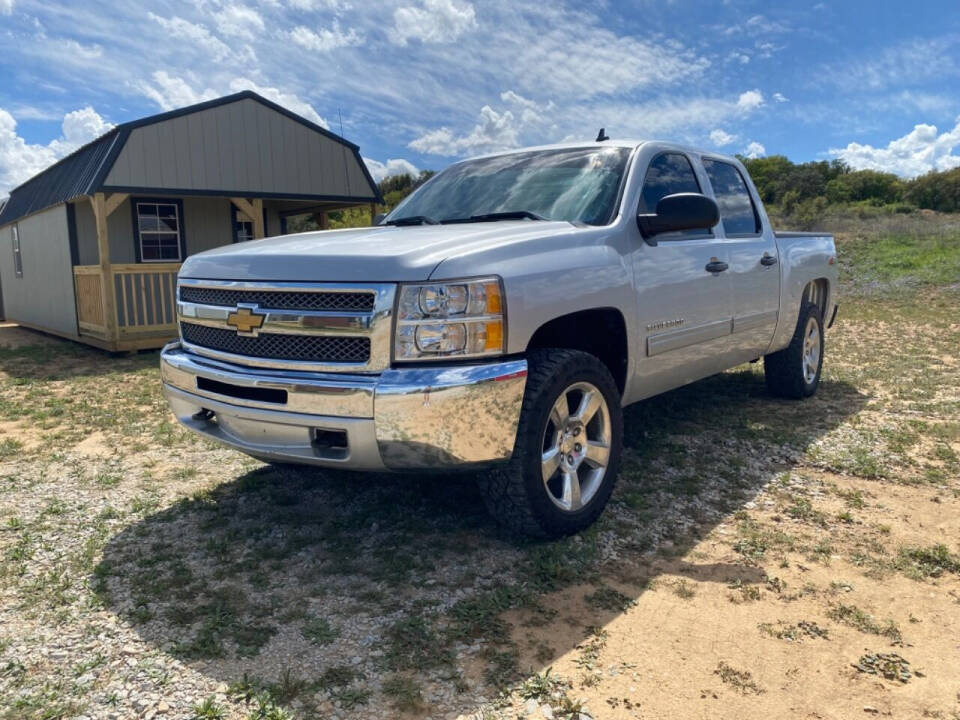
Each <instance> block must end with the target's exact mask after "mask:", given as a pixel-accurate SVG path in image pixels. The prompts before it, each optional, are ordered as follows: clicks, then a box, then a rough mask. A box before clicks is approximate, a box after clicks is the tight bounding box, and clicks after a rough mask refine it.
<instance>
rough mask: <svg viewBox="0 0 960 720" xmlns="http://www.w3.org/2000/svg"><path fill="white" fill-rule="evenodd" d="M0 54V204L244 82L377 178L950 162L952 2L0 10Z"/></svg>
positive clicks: (449, 0) (518, 2)
mask: <svg viewBox="0 0 960 720" xmlns="http://www.w3.org/2000/svg"><path fill="white" fill-rule="evenodd" d="M0 39H2V46H3V48H4V52H3V53H0V77H3V82H2V83H0V196H2V195H3V194H4V193H5V192H6V191H8V190H9V189H10V188H11V187H13V186H15V185H16V184H18V183H19V182H22V181H23V180H24V179H26V178H27V177H29V176H30V175H32V174H34V173H36V172H37V171H39V170H40V169H42V168H43V167H44V166H46V165H47V164H49V163H51V162H53V161H55V160H56V159H57V158H59V157H62V156H63V155H64V154H66V153H68V152H70V151H71V150H72V149H74V148H76V147H78V146H79V145H80V144H82V143H84V142H87V141H89V140H90V139H92V138H93V137H95V136H96V135H98V134H100V133H102V132H104V131H105V130H107V129H109V128H110V127H111V125H112V124H116V123H120V122H123V121H125V120H130V119H133V118H137V117H142V116H144V115H149V114H153V113H156V112H160V111H163V110H168V109H172V108H175V107H181V106H183V105H187V104H190V103H193V102H198V101H201V100H205V99H208V98H210V97H215V96H218V95H224V94H227V93H230V92H235V91H237V90H241V89H247V88H249V89H253V90H256V91H258V92H261V93H262V94H264V95H266V96H268V97H270V98H271V99H273V100H275V101H277V102H280V103H281V104H284V105H286V106H287V107H289V108H291V109H292V110H294V111H296V112H299V113H301V114H303V115H305V116H307V117H309V118H311V119H313V120H314V121H316V122H320V123H322V124H325V125H328V126H329V127H330V128H331V129H332V130H334V131H337V132H339V130H340V122H341V120H340V118H341V117H342V123H343V134H344V135H345V136H346V137H347V138H349V139H350V140H352V141H354V142H356V143H357V144H359V145H360V147H361V151H362V153H363V155H364V157H365V158H367V159H368V163H369V164H370V166H371V168H372V170H373V172H374V174H375V176H377V177H380V176H382V175H384V174H385V173H388V172H398V171H403V170H407V169H411V168H418V169H420V168H433V169H437V168H441V167H443V166H444V165H446V164H448V163H449V162H451V161H452V160H454V159H456V158H460V157H465V156H469V155H472V154H478V153H481V152H488V151H493V150H497V149H500V148H510V147H518V146H523V145H531V144H539V143H546V142H555V141H560V140H565V139H592V138H593V137H594V136H595V135H596V132H597V129H598V128H599V127H600V126H604V127H606V129H607V132H608V134H610V135H611V136H613V137H636V138H661V139H669V140H676V141H681V142H687V143H690V144H694V145H698V146H703V147H709V148H718V149H721V150H724V151H727V152H741V153H746V154H754V155H760V154H784V155H787V156H788V157H790V158H791V159H794V160H798V161H802V160H812V159H829V158H833V157H841V158H843V159H845V160H846V161H847V162H849V163H850V164H852V165H854V166H855V167H875V168H879V169H884V170H890V171H892V172H897V173H899V174H901V175H905V176H911V175H916V174H919V173H922V172H926V171H928V170H930V169H945V168H949V167H954V166H957V165H960V123H958V116H960V7H958V4H957V2H956V0H937V1H934V0H931V1H926V0H915V1H914V2H910V3H903V2H888V1H884V0H873V1H872V2H867V1H863V2H861V1H860V0H842V1H841V0H826V1H824V2H817V1H816V0H812V1H805V2H778V3H771V2H769V1H767V2H762V1H760V0H725V1H721V2H712V3H711V2H704V1H703V0H657V1H654V0H625V1H622V2H603V1H601V0H579V1H578V2H570V3H568V4H565V3H563V2H551V1H544V0H472V1H468V0H378V1H377V2H372V1H371V0H267V1H264V2H254V0H197V1H196V2H178V1H176V0H168V1H165V2H153V3H138V2H131V1H130V0H126V1H124V2H119V1H117V0H99V1H98V2H96V3H92V2H91V3H87V2H82V1H80V0H74V1H73V2H60V3H56V2H50V1H49V0H46V1H44V2H39V1H37V0H0ZM955 152H956V154H955Z"/></svg>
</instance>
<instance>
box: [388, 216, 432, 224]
mask: <svg viewBox="0 0 960 720" xmlns="http://www.w3.org/2000/svg"><path fill="white" fill-rule="evenodd" d="M439 224H440V221H439V220H435V219H433V218H432V217H430V216H428V215H410V216H409V217H402V218H397V219H396V220H387V221H386V222H385V223H384V225H397V226H401V225H439Z"/></svg>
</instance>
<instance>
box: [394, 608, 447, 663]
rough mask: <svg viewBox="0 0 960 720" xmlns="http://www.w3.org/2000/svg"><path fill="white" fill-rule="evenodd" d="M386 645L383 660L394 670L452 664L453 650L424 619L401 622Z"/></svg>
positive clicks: (408, 619) (416, 617)
mask: <svg viewBox="0 0 960 720" xmlns="http://www.w3.org/2000/svg"><path fill="white" fill-rule="evenodd" d="M384 641H385V648H384V655H383V658H384V662H385V663H386V665H387V667H388V668H390V669H391V670H406V669H409V668H418V669H431V668H436V667H440V666H442V665H446V664H449V663H450V662H451V653H450V649H449V648H448V647H445V646H444V645H443V643H442V642H441V639H440V637H439V636H438V635H437V633H436V632H435V631H434V629H433V627H432V625H431V624H430V623H429V622H428V621H427V620H426V618H424V617H423V616H420V615H412V616H409V617H405V618H402V619H400V620H397V621H396V622H395V623H393V624H392V625H391V626H390V627H389V628H387V631H386V633H385V636H384Z"/></svg>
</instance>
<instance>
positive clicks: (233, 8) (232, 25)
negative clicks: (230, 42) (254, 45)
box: [213, 5, 266, 40]
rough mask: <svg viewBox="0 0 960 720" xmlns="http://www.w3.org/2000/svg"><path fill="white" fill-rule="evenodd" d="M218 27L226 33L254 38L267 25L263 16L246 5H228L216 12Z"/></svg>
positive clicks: (248, 38) (215, 17)
mask: <svg viewBox="0 0 960 720" xmlns="http://www.w3.org/2000/svg"><path fill="white" fill-rule="evenodd" d="M213 17H214V21H215V22H216V24H217V29H218V30H219V31H220V32H222V33H223V34H224V35H230V36H233V37H239V38H244V39H246V40H252V39H253V38H254V37H256V35H258V34H259V33H261V32H263V30H264V28H265V27H266V26H265V24H264V22H263V18H262V17H260V13H258V12H257V11H256V10H254V9H253V8H248V7H246V6H245V5H226V6H225V7H222V8H219V9H218V10H217V11H216V13H215V14H214V16H213Z"/></svg>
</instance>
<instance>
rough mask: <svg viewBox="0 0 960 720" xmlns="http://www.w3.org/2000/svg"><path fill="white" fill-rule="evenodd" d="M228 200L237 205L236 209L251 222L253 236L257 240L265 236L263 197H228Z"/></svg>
mask: <svg viewBox="0 0 960 720" xmlns="http://www.w3.org/2000/svg"><path fill="white" fill-rule="evenodd" d="M230 202H232V203H233V204H234V205H236V206H237V210H239V211H240V212H242V213H243V214H244V215H246V216H247V217H248V218H250V222H251V223H253V238H254V239H255V240H258V239H260V238H264V237H266V236H267V230H266V228H265V227H264V226H263V199H262V198H253V199H251V200H247V199H246V198H230Z"/></svg>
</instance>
